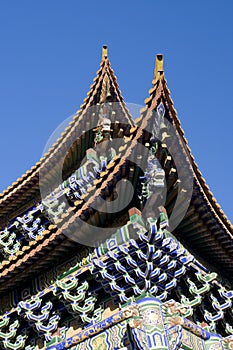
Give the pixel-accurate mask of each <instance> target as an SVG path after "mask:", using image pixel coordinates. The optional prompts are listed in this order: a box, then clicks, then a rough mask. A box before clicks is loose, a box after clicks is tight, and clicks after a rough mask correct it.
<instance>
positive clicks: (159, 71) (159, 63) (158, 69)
mask: <svg viewBox="0 0 233 350" xmlns="http://www.w3.org/2000/svg"><path fill="white" fill-rule="evenodd" d="M162 75H163V55H162V54H158V55H156V63H155V73H154V79H155V81H157V80H159V78H160V77H161V76H162Z"/></svg>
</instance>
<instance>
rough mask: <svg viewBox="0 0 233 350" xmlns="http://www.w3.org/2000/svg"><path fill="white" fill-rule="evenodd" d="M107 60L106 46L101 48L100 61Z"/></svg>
mask: <svg viewBox="0 0 233 350" xmlns="http://www.w3.org/2000/svg"><path fill="white" fill-rule="evenodd" d="M106 59H108V47H107V45H103V46H102V61H104V60H106Z"/></svg>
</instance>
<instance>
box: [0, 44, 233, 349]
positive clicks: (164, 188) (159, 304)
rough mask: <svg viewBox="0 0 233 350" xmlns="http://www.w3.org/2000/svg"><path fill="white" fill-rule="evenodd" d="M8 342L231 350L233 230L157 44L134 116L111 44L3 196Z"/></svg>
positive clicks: (1, 278)
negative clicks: (199, 159)
mask: <svg viewBox="0 0 233 350" xmlns="http://www.w3.org/2000/svg"><path fill="white" fill-rule="evenodd" d="M0 258H1V264H0V347H1V349H17V350H18V349H26V350H39V349H48V350H62V349H70V350H86V349H87V350H91V349H93V350H147V349H148V350H155V349H160V350H162V349H163V350H176V349H183V350H195V349H198V350H217V349H219V350H220V349H221V350H223V349H233V306H232V304H233V231H232V225H231V223H230V221H229V220H228V219H227V217H226V216H225V214H224V212H223V211H222V209H221V208H220V206H219V204H218V203H217V201H216V199H215V198H214V197H213V194H212V193H211V191H210V190H209V187H208V185H207V184H206V182H205V180H204V178H203V176H202V174H201V172H200V171H199V169H198V166H197V164H196V163H195V160H194V158H193V156H192V154H191V151H190V148H189V147H188V144H187V140H186V138H185V137H184V131H183V130H182V128H181V125H180V121H179V118H178V116H177V112H176V110H175V109H174V106H173V101H172V99H171V97H170V91H169V89H168V86H167V82H166V79H165V76H164V67H163V56H162V55H160V54H159V55H157V56H156V64H155V70H154V75H153V81H152V88H151V89H150V90H149V95H148V97H147V98H146V100H145V106H144V107H143V108H142V109H141V110H140V114H139V115H138V117H137V119H135V118H134V117H133V116H132V115H131V113H130V111H129V110H128V108H127V105H126V104H125V102H124V100H123V97H122V95H121V92H120V90H119V87H118V84H117V81H116V77H115V74H114V72H113V70H112V68H111V66H110V62H109V58H108V52H107V47H106V46H104V47H103V49H102V60H101V63H100V69H99V70H98V71H97V73H96V77H95V79H94V82H93V85H92V86H91V88H90V91H89V93H88V95H87V98H86V99H85V100H84V103H83V104H82V105H81V107H80V109H79V110H78V111H77V112H76V113H75V115H74V116H73V118H72V120H71V121H70V123H69V125H68V126H67V127H66V129H65V130H63V132H62V133H61V135H60V137H59V138H58V139H57V141H56V142H55V143H53V144H52V145H51V147H50V148H49V149H48V151H47V152H46V153H45V154H44V156H43V157H42V158H41V159H40V161H39V162H38V163H36V164H35V166H33V167H32V168H31V169H30V170H28V171H27V172H26V173H25V174H24V175H23V176H22V177H21V178H19V179H18V180H17V181H16V182H14V183H13V184H12V185H11V186H10V187H8V188H7V189H6V190H5V191H4V192H3V193H2V194H0Z"/></svg>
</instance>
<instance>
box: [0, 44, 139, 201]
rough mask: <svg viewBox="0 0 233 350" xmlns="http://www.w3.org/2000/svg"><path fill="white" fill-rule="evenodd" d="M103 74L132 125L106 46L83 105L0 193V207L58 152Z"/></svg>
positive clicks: (79, 118)
mask: <svg viewBox="0 0 233 350" xmlns="http://www.w3.org/2000/svg"><path fill="white" fill-rule="evenodd" d="M105 74H108V75H109V77H110V79H111V81H112V84H113V86H114V89H115V92H116V95H117V98H118V100H119V103H120V105H121V108H122V110H123V112H124V115H125V116H126V120H127V122H128V123H129V124H130V125H132V124H133V120H132V118H131V116H130V113H129V111H128V109H127V107H126V105H125V103H124V99H123V97H122V95H121V91H120V89H119V86H118V83H117V79H116V76H115V74H114V71H113V69H112V68H111V64H110V61H109V59H108V54H107V46H106V45H104V46H103V48H102V60H101V62H100V68H99V69H98V70H97V71H96V75H95V77H94V79H93V83H92V84H91V86H90V90H89V91H88V93H87V97H86V98H85V99H84V102H83V104H81V106H80V108H79V109H78V110H77V111H76V113H75V114H74V116H73V118H72V120H71V121H70V123H69V125H68V126H67V127H66V128H65V130H64V131H63V132H62V133H61V135H60V136H59V138H58V139H57V140H56V141H55V143H54V144H53V145H52V146H51V147H50V148H49V150H48V151H47V152H46V153H45V154H44V155H43V156H42V157H41V158H40V160H39V161H38V162H37V163H36V164H35V165H33V166H32V167H31V169H29V170H27V171H26V172H25V173H24V174H22V175H21V177H19V178H18V179H17V180H16V181H15V182H13V183H12V184H11V185H10V186H8V187H7V188H6V189H5V190H4V191H3V192H2V193H0V205H1V204H2V203H3V202H5V201H6V200H8V199H9V198H10V196H11V195H12V193H16V192H17V191H18V190H20V188H22V187H23V186H25V185H26V183H27V182H28V181H30V179H32V178H35V177H36V176H38V172H39V170H40V167H41V166H43V165H44V164H45V163H46V162H47V161H48V159H50V158H51V156H52V155H53V154H54V153H55V152H56V150H58V149H59V148H60V146H61V144H62V143H63V142H64V140H65V139H66V138H67V136H68V135H69V133H70V132H72V130H73V127H74V125H75V124H76V123H77V122H78V121H81V120H82V116H83V115H84V111H85V110H86V109H87V108H88V107H89V106H90V105H91V103H92V102H93V99H94V94H95V93H96V92H97V89H98V87H99V86H100V84H101V82H102V79H103V78H104V76H105Z"/></svg>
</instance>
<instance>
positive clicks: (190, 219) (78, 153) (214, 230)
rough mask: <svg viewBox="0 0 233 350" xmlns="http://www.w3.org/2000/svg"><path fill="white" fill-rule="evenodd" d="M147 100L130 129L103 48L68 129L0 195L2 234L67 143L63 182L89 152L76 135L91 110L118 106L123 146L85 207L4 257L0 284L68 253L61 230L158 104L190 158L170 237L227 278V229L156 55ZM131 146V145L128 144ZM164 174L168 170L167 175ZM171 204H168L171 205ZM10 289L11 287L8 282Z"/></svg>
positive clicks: (111, 172) (230, 252) (33, 199)
mask: <svg viewBox="0 0 233 350" xmlns="http://www.w3.org/2000/svg"><path fill="white" fill-rule="evenodd" d="M149 94H150V95H149V97H148V98H147V99H146V100H145V103H146V107H145V109H144V112H143V113H142V115H141V117H140V118H139V119H138V120H137V121H135V122H136V125H135V122H134V121H133V120H132V118H131V116H130V114H129V112H128V110H127V108H126V105H125V103H124V101H123V97H122V96H121V93H120V90H119V87H118V85H117V82H116V77H115V75H114V72H113V70H112V69H111V66H110V62H109V59H108V56H107V48H106V47H105V46H104V47H103V51H102V60H101V64H100V69H99V70H98V71H97V73H96V77H95V79H94V83H93V85H92V86H91V89H90V91H89V93H88V95H87V98H86V99H85V100H84V103H83V105H81V107H80V109H79V110H78V111H77V112H76V114H75V116H74V117H73V119H72V121H71V122H70V124H69V125H68V127H67V128H66V129H65V131H64V132H63V133H62V135H61V136H60V138H58V140H57V141H56V142H55V143H54V144H53V146H52V147H51V148H50V149H49V150H48V152H47V153H46V154H45V155H44V157H43V158H41V160H40V161H39V162H38V163H36V165H35V166H34V167H32V168H31V169H30V170H29V171H28V172H26V173H25V174H24V175H23V176H22V177H21V178H19V179H18V180H17V181H16V182H14V183H13V184H12V185H11V186H10V187H8V189H6V190H5V191H4V192H3V193H2V194H1V195H0V223H1V226H2V228H4V227H5V226H6V225H8V224H9V222H10V221H11V219H13V218H15V217H16V216H18V215H20V214H21V213H23V212H24V211H25V210H26V209H27V208H29V207H31V206H32V205H35V204H36V203H37V202H38V201H39V200H40V189H39V173H40V171H41V169H45V170H46V172H47V173H48V174H47V177H48V179H49V178H51V177H53V175H54V172H56V164H57V163H59V161H60V160H61V159H62V153H63V152H64V150H65V149H66V144H67V141H68V140H69V139H75V140H76V141H75V142H74V143H73V145H72V147H71V148H69V150H68V155H67V157H66V160H65V162H64V166H65V171H66V173H67V176H69V175H70V174H72V171H74V170H75V169H77V168H78V166H79V164H80V162H81V161H82V158H83V156H84V153H85V151H86V150H87V149H88V148H91V147H93V135H92V134H91V132H89V133H81V136H80V130H87V125H88V129H90V130H91V129H92V127H93V125H96V122H95V121H94V119H95V118H96V117H97V116H96V115H95V113H90V110H91V108H90V107H91V106H93V105H98V104H103V103H105V102H118V105H119V106H120V115H121V118H120V120H121V124H122V125H121V126H122V128H124V127H125V133H127V136H128V137H126V138H125V141H124V142H125V146H124V147H121V149H120V150H119V153H118V154H117V155H116V156H115V157H114V159H113V162H112V163H111V164H108V166H107V167H106V170H105V171H104V172H102V173H101V174H100V179H99V180H95V181H93V183H92V184H91V187H90V188H89V189H88V192H89V197H88V201H84V200H83V199H81V200H78V201H76V202H75V203H74V206H73V207H71V208H69V210H68V212H67V213H64V214H62V218H61V219H60V226H59V228H58V227H57V225H52V224H51V225H49V226H48V227H47V229H46V230H45V231H44V232H43V234H42V235H40V236H38V237H37V238H36V239H35V240H33V241H31V242H30V243H29V244H28V245H26V246H23V247H22V249H20V250H19V251H17V253H16V254H15V255H13V256H10V257H9V259H7V260H5V261H4V262H3V264H2V265H1V266H0V269H1V271H0V282H4V281H5V279H6V278H7V280H9V279H11V278H12V277H14V278H15V279H18V281H20V279H21V277H22V276H21V275H17V271H18V270H21V271H23V273H24V274H25V276H30V275H31V274H32V273H33V271H34V266H35V261H37V267H38V269H41V268H43V266H44V265H43V264H44V262H46V261H47V263H49V259H50V258H51V259H52V254H53V253H52V251H54V252H55V250H56V249H55V248H56V247H58V249H57V251H56V252H55V253H54V254H55V255H57V254H62V252H64V251H66V252H68V251H69V249H70V247H71V246H72V244H70V241H68V240H67V239H66V238H65V237H64V235H63V230H67V229H68V230H69V227H71V226H72V225H73V224H74V220H75V218H76V217H79V216H81V215H84V213H85V211H86V210H87V208H88V205H89V204H91V203H92V202H93V201H94V199H95V197H96V196H98V195H99V194H100V193H101V191H104V190H106V188H107V187H108V185H109V183H110V182H111V181H113V179H114V178H115V177H117V176H118V174H119V172H122V171H124V169H123V168H124V164H125V163H126V159H127V155H129V154H130V153H132V152H133V151H134V148H135V145H136V143H137V142H140V140H142V138H144V139H145V138H146V137H148V135H144V134H143V129H146V127H147V126H148V125H151V123H152V121H151V117H150V115H149V114H148V113H147V114H146V111H148V110H155V109H156V108H157V107H158V105H159V103H160V102H161V101H162V102H163V103H164V105H165V108H166V111H167V114H168V116H169V118H170V120H171V122H172V123H173V125H174V127H175V129H176V131H177V135H178V136H179V137H180V138H181V140H182V145H181V150H182V147H184V148H185V149H186V151H187V152H188V154H189V156H190V159H191V168H192V169H191V170H192V174H193V177H194V190H193V196H192V199H191V203H190V206H189V209H188V211H187V214H186V215H185V217H184V218H183V220H182V222H181V223H180V225H179V226H178V227H177V228H176V230H175V233H176V235H177V236H178V237H179V238H180V239H181V240H183V241H184V242H186V244H187V243H188V244H189V245H190V248H191V249H193V251H194V252H195V253H196V254H199V255H200V256H201V257H203V259H204V258H207V260H208V261H209V263H211V259H212V258H214V261H213V265H214V266H215V267H216V268H220V269H222V270H223V274H224V273H225V276H226V275H227V274H231V276H232V272H233V258H232V257H233V235H232V225H231V223H230V221H229V220H228V219H227V217H226V216H225V214H224V212H223V211H222V209H221V208H220V206H219V204H217V202H216V200H215V198H214V197H213V194H212V193H211V192H210V190H209V188H208V186H207V184H206V182H205V180H204V178H203V176H202V174H201V172H200V171H199V169H198V166H197V164H196V163H195V161H194V158H193V156H192V154H191V151H190V148H189V147H188V143H187V140H186V139H185V137H184V131H183V130H182V128H181V125H180V121H179V119H178V116H177V113H176V110H175V109H174V107H173V102H172V99H171V97H170V91H169V89H168V87H167V82H166V80H165V77H164V70H163V56H162V55H157V58H156V69H155V74H154V80H153V86H152V88H151V89H150V91H149ZM124 125H125V126H124ZM132 140H133V142H131V141H132ZM145 140H146V139H145ZM145 140H144V141H145ZM169 171H170V168H169V169H168V172H169ZM46 180H47V179H45V181H46ZM97 183H98V187H97ZM172 191H173V192H174V193H175V187H174V189H173V187H172V190H171V195H170V197H171V198H173V192H172ZM171 201H172V202H173V199H172V200H171ZM170 205H171V203H168V205H167V207H169V206H170ZM54 247H55V248H54ZM48 251H49V254H48V255H49V256H50V258H49V256H47V257H46V258H44V262H42V263H41V264H40V263H38V261H40V262H41V257H42V256H45V255H47V254H46V253H47V252H48ZM59 251H60V253H59ZM218 265H219V266H218ZM229 278H230V277H229ZM11 283H12V284H13V283H14V280H12V282H11Z"/></svg>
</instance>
